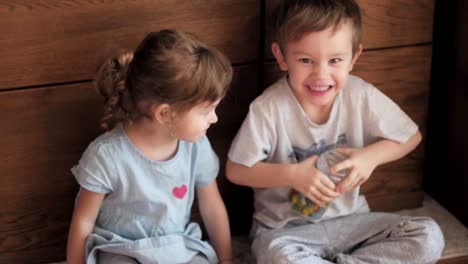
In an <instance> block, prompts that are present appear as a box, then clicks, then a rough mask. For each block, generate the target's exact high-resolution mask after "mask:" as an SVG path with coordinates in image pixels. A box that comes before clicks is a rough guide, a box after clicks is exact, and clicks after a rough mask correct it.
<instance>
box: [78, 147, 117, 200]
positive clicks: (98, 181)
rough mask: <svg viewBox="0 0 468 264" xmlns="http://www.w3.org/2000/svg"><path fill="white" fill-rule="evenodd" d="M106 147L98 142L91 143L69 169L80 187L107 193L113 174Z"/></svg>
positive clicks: (110, 188) (109, 189)
mask: <svg viewBox="0 0 468 264" xmlns="http://www.w3.org/2000/svg"><path fill="white" fill-rule="evenodd" d="M113 166H114V165H113V163H112V160H111V157H110V155H109V151H108V149H107V148H106V147H105V146H103V145H100V144H96V143H91V144H90V145H89V146H88V148H87V149H86V151H85V152H84V153H83V156H82V157H81V159H80V160H79V162H78V164H77V165H75V166H74V167H73V168H72V169H71V171H72V173H73V175H74V176H75V179H76V181H77V182H78V184H80V186H81V187H83V188H85V189H87V190H89V191H92V192H96V193H101V194H107V193H110V192H111V191H112V190H113V188H112V176H114V175H115V169H114V167H113Z"/></svg>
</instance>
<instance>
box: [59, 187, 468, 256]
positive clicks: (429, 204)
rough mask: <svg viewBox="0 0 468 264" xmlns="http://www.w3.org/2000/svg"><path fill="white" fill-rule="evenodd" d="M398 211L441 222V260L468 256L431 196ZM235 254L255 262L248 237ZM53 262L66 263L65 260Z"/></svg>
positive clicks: (456, 228) (464, 239) (467, 231)
mask: <svg viewBox="0 0 468 264" xmlns="http://www.w3.org/2000/svg"><path fill="white" fill-rule="evenodd" d="M397 213H399V214H401V215H409V216H429V217H432V218H433V219H434V220H435V221H436V222H437V223H438V224H439V226H440V227H441V229H442V231H443V232H444V237H445V248H444V251H443V254H442V258H441V260H449V259H453V258H457V257H468V228H466V227H465V226H464V225H463V224H462V223H461V222H460V221H458V220H457V219H456V218H455V217H454V216H453V215H452V214H450V213H449V212H448V211H447V210H445V209H444V208H443V207H442V206H441V205H440V204H439V203H437V202H436V201H435V200H434V199H432V198H431V197H429V196H426V197H425V199H424V202H423V206H422V207H420V208H416V209H411V210H402V211H399V212H397ZM233 254H234V257H235V261H234V263H237V264H254V263H255V262H254V261H253V258H252V256H251V254H250V247H249V241H248V239H247V238H246V237H234V238H233ZM444 263H445V261H444ZM457 263H458V262H457ZM461 263H464V262H461ZM51 264H65V262H57V263H51Z"/></svg>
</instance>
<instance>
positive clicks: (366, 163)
mask: <svg viewBox="0 0 468 264" xmlns="http://www.w3.org/2000/svg"><path fill="white" fill-rule="evenodd" d="M421 139H422V136H421V133H420V132H419V130H418V131H417V132H416V133H415V134H414V135H413V136H412V137H410V139H409V140H408V141H406V142H405V143H398V142H395V141H392V140H386V139H383V140H380V141H377V142H376V143H373V144H370V145H369V146H367V147H364V148H362V149H340V151H341V152H343V153H345V154H347V155H349V158H348V159H346V160H344V161H342V162H340V163H338V164H336V165H335V166H333V167H332V168H331V170H332V171H334V172H337V171H340V170H343V169H350V171H351V172H350V173H349V175H348V177H347V178H346V179H345V180H343V182H341V183H340V184H339V185H338V186H337V187H336V190H337V191H339V192H345V191H347V190H350V189H353V188H354V187H356V186H359V185H361V184H362V183H364V182H365V181H366V180H367V179H368V178H369V176H370V174H371V173H372V171H373V170H374V169H375V168H376V167H377V166H379V165H382V164H385V163H388V162H390V161H394V160H398V159H400V158H402V157H404V156H405V155H406V154H408V153H409V152H411V151H412V150H414V149H415V148H416V147H417V146H418V144H419V143H420V142H421Z"/></svg>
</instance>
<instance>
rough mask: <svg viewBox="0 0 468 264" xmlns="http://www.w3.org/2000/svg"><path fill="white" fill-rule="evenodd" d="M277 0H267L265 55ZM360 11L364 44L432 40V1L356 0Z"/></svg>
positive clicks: (375, 45)
mask: <svg viewBox="0 0 468 264" xmlns="http://www.w3.org/2000/svg"><path fill="white" fill-rule="evenodd" d="M279 1H280V0H267V1H266V6H267V20H266V23H267V33H266V44H265V54H266V56H267V57H268V58H273V55H272V54H271V52H270V45H271V40H272V34H273V32H272V28H271V27H270V26H268V25H271V24H272V23H271V20H272V18H271V13H272V11H273V9H274V8H275V6H277V5H278V3H279ZM357 2H358V4H359V5H360V7H361V10H362V16H363V18H362V20H363V46H364V48H365V49H375V48H384V47H393V46H403V45H413V44H420V43H428V42H432V24H433V14H434V0H408V1H402V0H388V1H375V0H357Z"/></svg>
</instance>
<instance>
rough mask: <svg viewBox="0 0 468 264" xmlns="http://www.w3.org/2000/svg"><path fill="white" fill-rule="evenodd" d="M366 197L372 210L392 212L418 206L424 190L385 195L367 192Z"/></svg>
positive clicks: (420, 203)
mask: <svg viewBox="0 0 468 264" xmlns="http://www.w3.org/2000/svg"><path fill="white" fill-rule="evenodd" d="M366 199H367V202H368V203H369V207H370V208H371V210H372V211H383V212H393V211H398V210H401V209H407V208H416V207H420V206H421V205H422V200H423V199H424V192H422V191H414V192H397V193H392V194H385V195H373V194H368V195H366Z"/></svg>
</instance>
